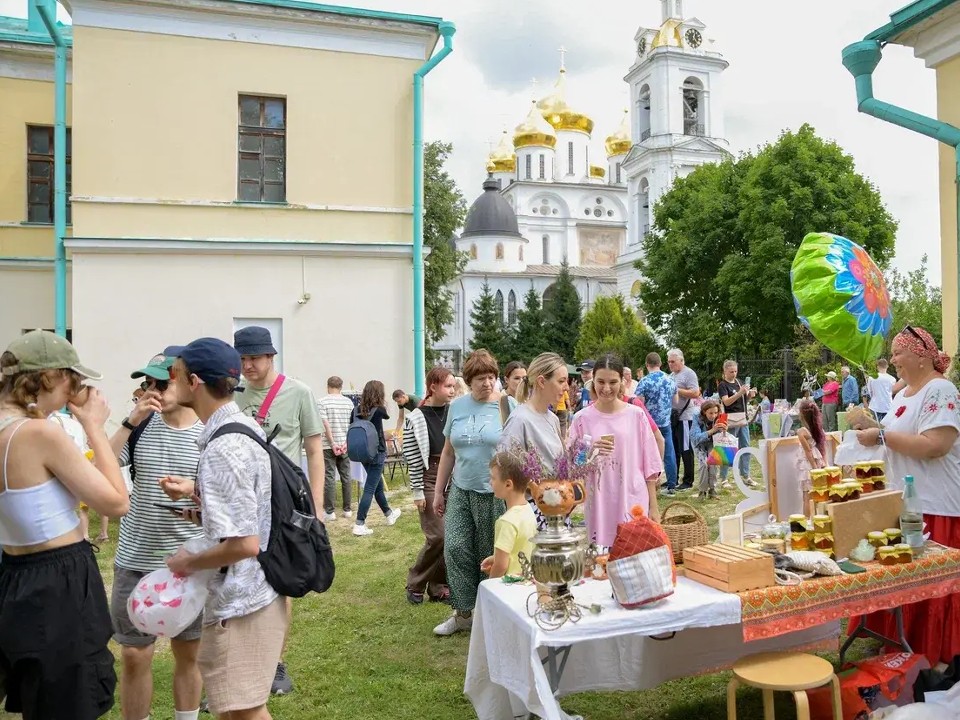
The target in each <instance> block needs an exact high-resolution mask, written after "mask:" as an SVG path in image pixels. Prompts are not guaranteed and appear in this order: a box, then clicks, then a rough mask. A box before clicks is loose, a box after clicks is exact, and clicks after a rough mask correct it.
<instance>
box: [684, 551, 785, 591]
mask: <svg viewBox="0 0 960 720" xmlns="http://www.w3.org/2000/svg"><path fill="white" fill-rule="evenodd" d="M683 566H684V575H686V577H688V578H690V579H691V580H696V581H697V582H698V583H702V584H703V585H708V586H710V587H712V588H716V589H717V590H723V591H724V592H730V593H735V592H741V591H743V590H756V589H758V588H765V587H770V586H771V585H776V584H777V580H776V576H775V574H774V572H773V555H770V554H769V553H765V552H761V551H760V550H748V549H747V548H742V547H734V546H732V545H720V544H714V545H701V546H700V547H693V548H686V549H684V551H683Z"/></svg>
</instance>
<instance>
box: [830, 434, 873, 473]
mask: <svg viewBox="0 0 960 720" xmlns="http://www.w3.org/2000/svg"><path fill="white" fill-rule="evenodd" d="M883 450H884V448H883V445H875V446H874V447H865V446H863V445H861V444H860V441H859V440H857V431H856V430H847V431H846V432H845V433H844V434H843V442H842V443H840V445H839V446H838V447H837V451H836V452H835V453H834V454H833V464H834V465H856V464H857V463H858V462H873V461H875V460H883V455H884V452H883Z"/></svg>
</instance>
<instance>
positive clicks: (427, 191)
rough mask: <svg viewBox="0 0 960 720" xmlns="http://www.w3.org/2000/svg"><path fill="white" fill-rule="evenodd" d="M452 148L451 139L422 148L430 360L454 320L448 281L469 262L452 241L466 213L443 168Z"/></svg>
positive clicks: (426, 301) (458, 190)
mask: <svg viewBox="0 0 960 720" xmlns="http://www.w3.org/2000/svg"><path fill="white" fill-rule="evenodd" d="M452 150H453V145H451V144H450V143H443V142H436V141H435V142H429V143H427V144H426V146H425V147H424V150H423V163H424V173H423V175H424V184H423V195H424V213H423V243H424V245H425V246H426V247H428V248H430V253H429V254H428V255H427V258H426V260H425V261H424V272H423V285H424V294H423V304H424V311H425V312H424V315H425V317H424V320H425V330H426V345H427V356H428V357H427V359H428V360H431V361H432V360H435V359H436V354H435V353H434V352H433V350H432V349H431V346H432V345H433V344H434V343H435V342H437V341H438V340H440V338H442V337H443V328H444V326H445V325H447V324H448V323H450V322H451V321H452V320H453V309H452V307H451V304H450V300H451V297H452V294H451V292H450V290H448V289H447V285H448V284H449V283H450V282H451V281H452V280H453V279H454V278H456V277H457V276H458V275H459V274H460V273H461V272H462V271H463V267H464V265H465V264H466V262H467V255H466V253H463V252H459V251H458V250H457V249H456V247H455V245H454V244H453V243H452V241H451V238H452V237H454V233H455V232H456V231H457V228H459V227H461V226H462V225H463V221H464V218H465V217H466V215H467V202H466V200H464V198H463V194H462V193H461V192H460V189H459V188H458V187H457V184H456V183H455V182H454V181H453V178H452V177H450V175H449V173H447V171H446V170H445V169H444V164H445V163H446V161H447V158H448V157H449V155H450V153H451V151H452Z"/></svg>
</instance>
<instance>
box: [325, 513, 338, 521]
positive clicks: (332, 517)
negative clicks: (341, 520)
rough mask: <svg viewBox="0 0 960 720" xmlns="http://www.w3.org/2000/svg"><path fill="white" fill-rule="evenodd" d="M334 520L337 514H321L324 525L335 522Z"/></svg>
mask: <svg viewBox="0 0 960 720" xmlns="http://www.w3.org/2000/svg"><path fill="white" fill-rule="evenodd" d="M336 519H337V514H336V513H332V512H325V513H324V514H323V521H324V522H325V523H328V522H330V521H331V520H336Z"/></svg>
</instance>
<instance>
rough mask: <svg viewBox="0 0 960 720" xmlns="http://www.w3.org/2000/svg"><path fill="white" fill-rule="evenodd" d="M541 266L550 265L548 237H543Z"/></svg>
mask: <svg viewBox="0 0 960 720" xmlns="http://www.w3.org/2000/svg"><path fill="white" fill-rule="evenodd" d="M542 240H543V264H544V265H549V264H550V236H549V235H544V236H543V238H542Z"/></svg>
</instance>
